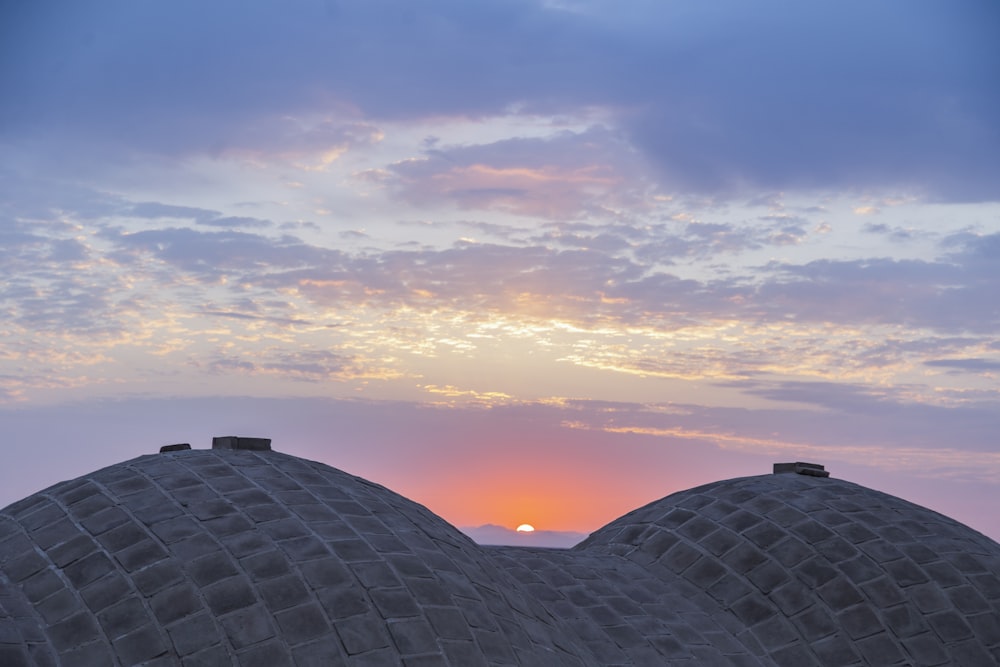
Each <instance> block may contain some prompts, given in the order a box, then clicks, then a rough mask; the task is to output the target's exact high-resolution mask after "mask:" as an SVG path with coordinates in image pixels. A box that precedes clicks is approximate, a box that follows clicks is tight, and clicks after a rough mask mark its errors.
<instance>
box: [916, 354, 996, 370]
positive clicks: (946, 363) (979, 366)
mask: <svg viewBox="0 0 1000 667" xmlns="http://www.w3.org/2000/svg"><path fill="white" fill-rule="evenodd" d="M924 366H930V367H932V368H948V369H954V370H956V371H961V372H965V373H996V372H997V371H1000V361H998V360H995V359H980V358H969V359H929V360H927V361H925V362H924Z"/></svg>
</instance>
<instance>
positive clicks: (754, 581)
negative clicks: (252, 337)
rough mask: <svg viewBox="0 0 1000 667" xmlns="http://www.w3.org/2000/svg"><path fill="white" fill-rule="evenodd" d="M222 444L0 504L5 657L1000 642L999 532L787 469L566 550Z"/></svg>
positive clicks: (970, 651)
mask: <svg viewBox="0 0 1000 667" xmlns="http://www.w3.org/2000/svg"><path fill="white" fill-rule="evenodd" d="M224 444H225V443H223V445H224ZM229 444H230V445H232V447H228V448H226V447H225V446H222V447H219V448H213V449H211V450H190V449H188V448H186V447H178V448H165V449H176V451H165V452H161V453H160V454H155V455H150V456H142V457H139V458H136V459H133V460H131V461H127V462H125V463H121V464H117V465H114V466H110V467H108V468H104V469H103V470H99V471H97V472H94V473H92V474H89V475H85V476H83V477H80V478H78V479H75V480H72V481H68V482H63V483H61V484H57V485H55V486H53V487H50V488H49V489H46V490H44V491H42V492H39V493H37V494H34V495H32V496H30V497H28V498H26V499H24V500H22V501H19V502H17V503H14V504H13V505H10V506H9V507H7V508H5V509H4V510H2V511H0V665H4V666H5V667H6V666H19V665H67V666H72V667H77V666H88V665H94V666H104V665H139V664H142V665H158V666H164V667H165V666H167V665H183V666H184V667H194V666H196V665H213V666H214V665H224V664H239V665H248V666H250V665H262V666H263V665H267V666H272V665H407V666H424V665H445V666H447V665H450V666H453V667H458V666H462V667H465V666H467V665H545V666H549V665H674V664H687V665H692V664H704V665H788V666H790V667H791V666H794V667H802V666H805V665H880V666H881V665H894V664H898V665H918V664H919V665H944V664H962V665H979V664H996V663H998V662H1000V545H998V544H997V543H995V542H993V541H991V540H989V539H988V538H986V537H984V536H983V535H980V534H979V533H976V532H975V531H973V530H971V529H970V528H968V527H966V526H963V525H961V524H959V523H957V522H955V521H953V520H951V519H948V518H946V517H943V516H941V515H940V514H937V513H935V512H932V511H930V510H927V509H925V508H922V507H918V506H916V505H913V504H911V503H908V502H906V501H903V500H901V499H899V498H894V497H892V496H888V495H886V494H883V493H880V492H877V491H873V490H871V489H866V488H864V487H861V486H858V485H855V484H851V483H849V482H845V481H842V480H836V479H832V478H829V477H821V476H815V475H814V474H794V471H799V472H802V471H803V470H801V469H800V468H799V467H795V468H794V470H793V474H775V475H766V476H759V477H749V478H742V479H734V480H727V481H722V482H717V483H714V484H709V485H706V486H702V487H698V488H695V489H691V490H688V491H683V492H680V493H676V494H673V495H671V496H668V497H666V498H663V499H661V500H659V501H656V502H654V503H651V504H649V505H647V506H645V507H642V508H640V509H637V510H635V511H633V512H631V513H629V514H627V515H625V516H623V517H621V518H620V519H618V520H616V521H613V522H612V523H610V524H608V525H607V526H605V527H604V528H601V529H600V530H598V531H596V532H595V533H594V534H593V535H591V536H590V537H589V538H588V539H587V540H585V541H584V542H583V543H581V544H580V545H578V546H576V547H574V548H572V549H544V548H523V547H483V546H479V545H476V544H475V543H473V542H472V541H471V540H470V539H468V538H467V537H466V536H464V535H463V534H462V533H460V532H459V531H458V530H457V529H455V528H454V527H452V526H451V525H449V524H448V523H447V522H445V521H444V520H443V519H441V518H440V517H437V516H436V515H434V514H433V513H432V512H430V511H429V510H427V509H426V508H424V507H422V506H420V505H419V504H417V503H414V502H412V501H410V500H407V499H406V498H404V497H402V496H400V495H398V494H395V493H393V492H392V491H390V490H388V489H386V488H384V487H381V486H379V485H377V484H373V483H371V482H368V481H366V480H364V479H361V478H358V477H355V476H352V475H349V474H347V473H345V472H342V471H339V470H336V469H334V468H331V467H329V466H326V465H323V464H320V463H315V462H311V461H307V460H303V459H300V458H296V457H293V456H288V455H285V454H281V453H278V452H274V451H270V450H269V446H268V447H256V446H251V445H252V444H253V443H252V442H250V441H247V443H245V444H247V446H246V447H243V446H240V443H239V441H238V440H237V439H230V443H229ZM804 472H807V473H810V469H806V470H804ZM812 472H815V470H814V469H812Z"/></svg>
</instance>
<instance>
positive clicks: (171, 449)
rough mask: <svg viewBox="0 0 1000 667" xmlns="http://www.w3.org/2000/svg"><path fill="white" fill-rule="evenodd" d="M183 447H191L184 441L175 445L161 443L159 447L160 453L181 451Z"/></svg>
mask: <svg viewBox="0 0 1000 667" xmlns="http://www.w3.org/2000/svg"><path fill="white" fill-rule="evenodd" d="M185 449H191V445H189V444H188V443H186V442H182V443H179V444H176V445H163V446H162V447H160V453H161V454H162V453H164V452H182V451H184V450H185Z"/></svg>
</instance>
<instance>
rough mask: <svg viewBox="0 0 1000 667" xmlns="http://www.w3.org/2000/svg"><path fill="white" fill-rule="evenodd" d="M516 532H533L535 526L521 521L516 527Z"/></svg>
mask: <svg viewBox="0 0 1000 667" xmlns="http://www.w3.org/2000/svg"><path fill="white" fill-rule="evenodd" d="M517 532H519V533H533V532H535V527H534V526H532V525H531V524H530V523H522V524H521V525H520V526H518V527H517Z"/></svg>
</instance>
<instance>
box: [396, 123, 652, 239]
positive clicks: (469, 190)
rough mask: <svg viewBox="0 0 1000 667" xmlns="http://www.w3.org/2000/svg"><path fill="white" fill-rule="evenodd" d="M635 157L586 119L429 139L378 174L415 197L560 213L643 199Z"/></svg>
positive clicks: (636, 202) (412, 199) (424, 202)
mask: <svg viewBox="0 0 1000 667" xmlns="http://www.w3.org/2000/svg"><path fill="white" fill-rule="evenodd" d="M639 162H640V161H639V160H637V158H636V155H635V153H634V152H633V151H632V150H631V149H630V147H629V146H628V145H627V144H625V143H624V142H623V141H622V138H621V137H617V136H615V135H614V133H612V132H610V131H609V130H607V129H606V128H602V127H592V128H590V129H589V130H587V131H585V132H579V133H577V132H570V131H568V130H564V131H562V132H559V133H557V134H555V135H552V136H549V137H545V138H517V139H505V140H503V141H498V142H495V143H492V144H485V145H467V146H456V147H437V146H436V145H435V146H434V147H433V148H432V149H430V150H428V151H426V153H425V155H424V156H423V157H421V158H418V159H410V160H406V161H403V162H399V163H396V164H394V165H392V166H391V167H390V168H389V173H390V174H391V175H392V176H391V177H390V178H389V179H387V180H384V181H383V182H385V183H387V184H389V185H390V186H391V187H393V188H394V189H395V191H396V193H397V195H398V196H399V197H401V198H403V199H404V200H406V201H408V202H410V203H414V204H421V205H429V204H434V203H450V204H454V205H457V206H458V207H459V208H462V209H495V210H501V211H507V212H511V213H516V214H519V215H524V216H536V217H543V218H552V219H557V220H561V219H570V218H576V217H578V216H580V215H581V214H583V213H586V212H606V211H608V210H614V209H616V208H620V207H625V206H629V207H632V208H634V207H636V206H638V207H642V206H643V205H644V201H643V200H644V196H645V192H644V185H643V176H642V171H641V169H640V165H639ZM646 187H647V188H648V185H647V186H646Z"/></svg>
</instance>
